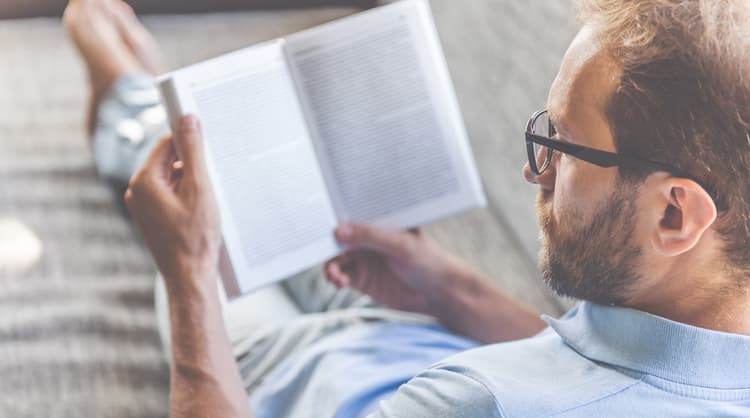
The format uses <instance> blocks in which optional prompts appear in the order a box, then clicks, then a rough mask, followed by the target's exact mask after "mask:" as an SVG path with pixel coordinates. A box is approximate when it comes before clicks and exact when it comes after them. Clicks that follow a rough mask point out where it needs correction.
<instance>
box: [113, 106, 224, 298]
mask: <svg viewBox="0 0 750 418" xmlns="http://www.w3.org/2000/svg"><path fill="white" fill-rule="evenodd" d="M178 156H179V158H178ZM125 203H126V204H127V206H128V209H129V210H130V213H131V215H132V216H133V220H134V221H135V223H136V224H137V225H138V227H139V229H140V230H141V233H142V234H143V237H144V239H145V241H146V244H147V245H148V247H149V249H150V250H151V254H152V255H153V257H154V260H155V261H156V264H157V266H158V267H159V270H160V271H161V273H162V275H163V276H164V279H165V280H166V284H167V287H168V288H170V289H174V288H175V287H179V286H180V284H181V283H180V278H182V277H188V276H190V277H199V278H200V277H205V278H206V279H210V280H214V279H215V278H216V269H217V264H218V257H219V249H220V246H221V232H220V221H219V211H218V208H217V207H216V203H215V200H214V194H213V190H212V189H211V184H210V182H209V179H208V174H207V172H206V164H205V161H204V155H203V144H202V143H201V132H200V126H199V122H198V119H197V118H195V117H194V116H185V117H183V118H182V119H181V120H180V124H179V129H178V132H177V135H176V136H175V137H174V138H171V137H169V136H168V137H165V138H164V139H162V140H161V141H160V142H159V143H158V144H157V145H156V148H155V149H154V150H153V152H152V153H151V155H150V157H149V159H148V160H147V161H146V163H145V164H144V165H143V167H142V168H141V170H140V171H139V172H138V173H136V174H135V176H133V178H132V179H131V181H130V184H129V185H128V190H127V192H125ZM188 273H192V274H188Z"/></svg>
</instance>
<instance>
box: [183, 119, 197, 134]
mask: <svg viewBox="0 0 750 418" xmlns="http://www.w3.org/2000/svg"><path fill="white" fill-rule="evenodd" d="M197 127H198V118H196V117H195V116H194V115H185V116H183V117H182V119H180V130H182V131H192V130H194V129H196V128H197Z"/></svg>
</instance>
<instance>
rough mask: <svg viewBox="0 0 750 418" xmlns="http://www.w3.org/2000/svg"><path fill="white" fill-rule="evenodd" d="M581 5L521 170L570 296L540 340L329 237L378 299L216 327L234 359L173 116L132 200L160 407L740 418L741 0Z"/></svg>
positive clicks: (520, 316) (743, 258) (349, 279)
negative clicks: (141, 244)
mask: <svg viewBox="0 0 750 418" xmlns="http://www.w3.org/2000/svg"><path fill="white" fill-rule="evenodd" d="M82 2H83V3H85V1H84V0H79V1H78V2H73V3H71V6H70V8H69V14H68V17H67V20H68V22H69V27H71V32H72V35H73V38H74V39H76V42H77V44H78V45H79V47H80V48H81V49H82V52H83V54H84V57H86V56H87V54H89V55H90V54H91V52H90V51H91V49H88V50H87V49H86V48H87V47H86V46H85V44H86V42H84V41H82V38H85V36H86V35H85V33H84V34H82V33H81V32H82V31H81V30H80V29H76V28H74V27H75V26H77V25H73V24H71V22H72V23H77V22H79V21H77V20H76V14H77V13H80V10H81V9H83V8H85V7H84V6H83V5H82ZM578 6H579V13H580V17H581V20H582V22H583V23H584V25H583V28H582V29H581V31H580V32H579V34H578V35H577V36H576V38H575V40H574V41H573V43H572V44H571V46H570V48H569V49H568V51H567V53H566V54H565V57H564V59H563V63H562V65H561V68H560V72H559V74H558V76H557V78H556V79H555V82H554V83H553V85H552V88H551V90H550V95H549V99H548V103H547V109H546V110H545V111H541V112H537V113H536V114H534V115H533V116H532V118H531V120H530V121H529V122H528V125H527V132H526V145H527V148H528V151H529V162H528V163H527V165H526V166H525V167H524V175H525V176H526V178H527V179H528V180H529V181H530V182H531V183H534V184H537V185H538V186H539V188H540V192H539V198H538V211H539V216H540V221H541V226H542V232H543V236H542V238H543V249H542V253H541V267H542V271H543V274H544V278H545V280H546V282H547V283H548V284H549V285H550V286H551V287H552V288H553V289H555V290H556V291H557V292H558V293H560V294H564V295H569V296H573V297H577V298H580V299H582V300H584V302H582V303H581V304H579V305H578V306H577V307H576V308H574V309H573V310H571V311H570V312H569V313H568V314H566V315H565V316H564V317H563V318H561V319H559V320H555V319H551V318H544V321H545V322H546V323H547V324H548V326H546V327H545V323H544V322H542V321H540V320H539V319H538V315H537V313H535V312H534V311H533V310H532V309H530V308H528V307H526V306H524V305H522V304H520V303H518V302H516V301H514V300H512V299H511V298H509V297H508V296H507V295H505V294H503V293H502V292H500V291H499V290H496V289H494V288H493V287H492V286H491V285H490V284H488V281H487V280H485V279H484V278H482V277H481V276H480V275H479V274H478V273H476V272H475V271H474V270H473V269H471V268H470V267H468V266H466V265H465V264H463V263H462V262H461V261H460V260H457V259H455V258H453V257H451V256H450V255H448V254H446V253H445V252H444V251H443V250H441V249H440V248H439V247H438V246H437V245H436V244H435V243H433V242H431V241H429V240H428V239H426V238H425V237H423V236H421V235H419V234H414V233H410V232H401V231H386V230H380V229H375V228H372V227H368V226H365V225H342V226H341V227H339V228H338V229H337V231H336V237H337V239H338V240H339V241H341V242H342V244H344V245H347V246H348V247H349V248H350V249H349V251H348V252H346V253H345V254H344V255H342V256H340V257H338V258H336V259H334V260H331V261H330V262H328V263H327V264H326V266H325V268H324V270H325V274H326V276H327V278H328V280H329V281H330V282H332V283H333V284H335V285H336V286H338V287H341V288H354V289H357V290H359V291H361V292H362V293H364V294H366V295H369V296H370V297H371V298H372V300H374V302H375V303H373V302H372V301H366V302H363V303H362V304H360V305H357V304H356V303H354V304H352V303H347V304H342V305H341V306H344V305H346V306H348V307H352V306H354V307H355V308H354V309H347V310H344V311H334V312H327V313H322V314H318V315H317V316H316V315H313V316H312V317H311V316H309V315H308V316H305V315H302V316H297V317H293V316H294V315H291V314H290V318H288V319H283V318H281V319H277V321H275V322H276V324H275V325H271V326H269V327H267V328H268V329H266V330H265V331H263V332H262V333H261V334H263V335H261V336H251V335H252V334H253V333H252V330H247V329H244V330H243V331H242V332H240V331H237V329H234V330H233V328H232V325H231V323H230V324H228V325H227V326H228V328H229V330H230V331H229V333H230V334H233V335H232V340H233V343H234V345H233V346H232V344H230V339H229V338H228V337H227V332H226V331H225V326H224V323H223V321H222V308H221V303H220V295H219V290H217V286H216V281H217V267H216V265H217V261H218V257H219V251H220V245H221V237H220V234H219V216H218V212H217V209H216V206H215V203H214V201H213V196H212V191H211V188H210V185H209V182H208V180H207V177H206V171H205V162H204V156H203V152H202V148H201V134H200V123H199V121H198V120H197V119H196V118H195V117H192V116H186V117H184V118H183V119H182V120H181V121H180V124H179V127H178V129H177V132H175V134H174V136H173V137H167V138H165V139H163V140H161V141H159V142H158V143H156V144H155V145H154V149H153V152H152V153H151V154H150V156H149V157H148V159H147V160H146V161H145V163H144V164H143V167H142V168H141V169H140V171H139V172H138V173H137V174H136V175H135V176H134V177H133V178H132V179H131V180H130V184H129V188H128V191H127V192H126V195H125V199H126V202H127V204H128V206H129V208H130V211H131V213H132V215H133V218H134V220H135V222H136V223H137V224H138V226H139V227H140V229H141V231H142V233H143V236H144V238H145V241H146V242H147V244H148V246H149V248H150V249H151V251H152V254H153V256H154V259H155V261H156V263H157V265H158V267H159V270H160V272H161V273H162V275H163V277H164V281H165V284H166V289H167V295H168V298H169V313H170V315H169V317H170V318H171V338H172V343H171V353H172V366H173V367H172V399H171V405H172V414H173V415H174V416H250V414H251V411H250V405H249V404H248V401H247V395H246V392H245V391H244V390H243V383H244V385H245V387H246V388H247V389H249V390H250V392H251V401H252V402H251V403H252V409H253V411H252V413H253V414H254V415H255V416H272V415H275V416H301V415H310V416H327V415H334V416H364V415H366V414H369V413H371V414H372V415H371V416H374V417H400V416H403V417H438V416H465V417H479V416H482V417H485V416H486V417H501V416H550V415H559V416H587V417H588V416H644V415H645V416H660V417H661V416H687V415H690V416H711V417H715V416H750V336H748V335H750V296H749V295H748V289H750V285H749V283H748V277H749V276H750V274H749V273H750V272H749V271H748V270H749V269H750V247H748V246H747V242H748V241H750V206H749V205H748V204H747V203H746V202H747V201H748V200H750V183H748V181H747V178H748V175H749V174H750V161H749V160H748V155H750V77H748V76H747V74H749V73H750V72H749V71H748V70H750V58H748V55H747V54H746V51H748V47H750V26H749V25H750V23H748V22H750V5H748V4H747V2H745V1H744V0H724V1H709V0H693V1H688V0H679V1H678V0H660V1H630V2H618V1H612V0H581V1H579V5H578ZM98 7H100V12H98V13H100V15H99V17H97V18H96V19H100V20H105V19H119V18H117V17H114V18H113V17H111V16H110V17H106V16H107V15H111V14H112V10H114V9H113V8H112V7H113V6H112V5H110V6H106V7H105V6H101V5H100V6H98ZM118 7H119V6H118ZM101 10H104V12H102V11H101ZM135 24H136V23H135V21H134V20H130V21H129V22H128V25H126V26H125V27H124V28H125V29H123V27H120V29H119V30H120V31H122V30H125V31H127V30H129V29H127V28H128V27H130V28H131V30H132V27H133V25H135ZM119 36H122V35H119ZM99 38H100V39H101V36H99ZM113 38H117V36H113ZM122 39H127V37H124V36H123V37H122ZM119 45H120V46H119V47H117V48H115V47H114V46H113V45H109V51H110V52H111V51H112V50H115V49H116V50H118V51H120V52H122V53H123V54H125V55H127V53H126V52H127V51H128V50H130V51H131V52H130V55H131V58H132V56H135V55H136V54H135V53H134V52H132V51H133V48H134V47H133V45H132V44H128V43H127V42H120V43H119ZM118 48H119V49H118ZM85 50H87V51H89V52H86V51H85ZM93 61H96V60H93ZM93 61H92V60H91V59H87V63H88V64H89V70H90V72H100V74H101V72H102V71H106V69H102V66H97V65H98V64H92V62H93ZM134 61H137V60H135V59H134ZM127 72H128V71H127V70H122V69H119V70H118V71H113V72H110V73H107V74H108V75H107V77H106V78H108V79H109V80H110V81H109V83H104V84H112V83H115V88H118V86H119V87H121V86H122V83H120V81H117V80H118V79H119V78H121V77H123V75H124V74H126V73H127ZM92 78H93V76H92ZM116 83H120V84H116ZM110 88H111V87H110ZM118 94H119V93H118V91H117V90H115V93H113V95H114V96H112V95H110V97H109V99H111V98H112V97H115V98H116V97H118ZM95 96H96V94H95ZM103 96H106V94H104V95H102V96H100V97H103ZM109 99H104V102H102V105H101V106H105V105H106V104H107V100H109ZM101 106H99V107H98V108H101ZM96 107H97V106H95V108H96ZM105 107H106V106H105ZM104 116H106V115H102V114H98V115H97V116H95V117H94V119H93V120H98V122H97V123H98V124H99V125H98V126H99V128H98V129H100V131H99V132H100V135H98V136H97V135H95V141H105V140H107V137H106V135H103V134H101V132H108V131H107V129H106V128H107V123H108V121H107V120H102V119H103V118H104ZM105 119H106V118H105ZM97 146H99V147H102V146H103V145H101V144H100V145H97V143H96V142H95V148H96V147H97ZM178 155H179V156H180V158H179V159H178V157H177V156H178ZM292 281H293V282H295V281H296V282H302V283H307V284H308V286H317V285H310V283H313V284H314V283H317V282H315V281H314V280H311V279H309V278H305V277H303V278H299V277H298V278H294V279H292ZM319 284H320V283H318V285H319ZM291 288H292V290H293V288H294V286H291ZM289 293H290V294H293V293H294V292H289ZM277 296H278V295H277ZM253 297H254V296H253ZM279 297H280V296H279ZM251 298H252V297H251ZM251 298H249V299H248V300H250V299H251ZM350 299H351V298H350ZM353 299H355V300H356V299H357V298H356V297H354V298H353ZM255 300H256V301H258V302H259V303H260V298H256V299H255ZM230 305H231V304H230ZM383 306H386V307H390V308H393V309H395V310H392V311H388V310H387V309H386V308H384V307H383ZM252 308H253V307H249V308H248V309H249V311H252ZM249 311H248V312H249ZM367 312H370V315H371V316H370V317H368V313H367ZM373 312H374V313H373ZM403 312H413V313H416V314H418V315H413V316H409V315H407V314H405V313H403ZM263 314H264V312H263V310H258V311H256V312H253V313H252V315H263ZM224 315H225V316H228V317H229V318H230V322H231V321H232V319H231V318H232V314H231V313H229V314H227V312H226V311H225V312H224ZM284 315H286V314H282V315H281V316H284ZM347 315H348V316H347ZM266 316H268V315H266ZM341 317H347V318H348V319H347V320H343V321H342V319H341ZM430 318H432V319H435V320H437V321H438V322H439V323H440V324H442V326H443V327H445V328H442V327H438V326H435V325H433V324H431V323H430V321H431V319H430ZM249 323H252V318H251V319H250V322H246V324H249ZM253 326H256V327H259V326H260V325H259V323H258V322H255V323H254V325H253ZM245 328H247V327H245ZM446 329H449V330H450V331H451V332H452V333H455V334H459V335H462V336H465V337H468V338H469V339H470V340H464V339H461V338H459V337H457V336H454V335H452V334H451V333H450V332H448V331H446ZM259 332H260V331H259ZM238 333H239V334H243V337H240V338H235V336H236V334H238ZM471 340H476V341H480V342H483V343H495V344H490V345H485V346H483V347H479V348H473V349H469V348H470V347H472V346H473V345H474V343H472V342H471ZM233 350H234V351H235V353H240V355H239V358H238V360H239V364H240V370H241V374H240V373H238V372H237V367H236V364H235V358H234V357H233ZM464 350H465V351H464ZM459 351H463V352H461V353H459ZM279 353H282V355H281V356H280V355H279ZM423 353H424V356H421V355H422V354H423ZM454 353H458V354H457V355H455V356H451V357H448V354H454ZM441 356H445V357H441ZM437 357H441V358H440V359H439V360H440V361H439V362H438V363H437V364H433V365H432V366H431V367H429V368H426V369H425V370H421V371H418V372H416V373H414V374H412V376H413V378H409V377H412V376H408V377H407V375H409V374H410V373H411V370H412V369H413V368H414V367H415V366H416V365H419V364H422V363H423V362H427V361H429V362H432V361H435V360H436V358H437ZM248 358H251V360H249V361H248ZM425 367H426V365H425ZM397 369H399V370H400V369H403V370H405V371H404V372H403V373H401V372H399V370H397ZM407 381H408V382H407Z"/></svg>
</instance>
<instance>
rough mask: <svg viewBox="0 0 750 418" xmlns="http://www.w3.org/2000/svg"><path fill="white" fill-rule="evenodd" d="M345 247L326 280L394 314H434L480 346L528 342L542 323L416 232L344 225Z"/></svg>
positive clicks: (330, 266)
mask: <svg viewBox="0 0 750 418" xmlns="http://www.w3.org/2000/svg"><path fill="white" fill-rule="evenodd" d="M336 239H337V240H338V241H339V242H340V243H341V244H344V245H346V246H348V247H349V250H348V251H347V252H345V253H344V254H342V255H341V256H339V257H337V258H335V259H333V260H331V261H329V262H328V263H327V264H326V266H325V272H326V276H327V278H328V280H329V281H330V282H331V283H333V284H335V285H336V286H338V287H352V288H355V289H357V290H359V291H361V292H362V293H365V294H367V295H369V296H370V297H372V298H373V299H374V300H375V301H376V302H378V303H381V304H383V305H386V306H388V307H391V308H394V309H400V310H405V311H411V312H418V313H423V314H428V315H432V316H434V317H435V318H437V319H438V320H439V321H440V322H441V323H442V324H443V325H444V326H446V327H447V328H449V329H451V330H453V331H455V332H457V333H459V334H462V335H465V336H467V337H470V338H473V339H476V340H478V341H482V342H487V343H491V342H500V341H509V340H513V339H518V338H524V337H529V336H531V335H533V334H535V333H537V332H539V331H540V330H541V329H542V328H543V327H544V326H545V324H544V323H543V322H542V321H541V320H540V319H539V313H538V312H537V311H536V310H534V309H533V308H531V307H529V306H527V305H525V304H523V303H521V302H519V301H517V300H514V299H513V298H511V297H510V296H509V295H507V294H505V293H503V292H502V291H500V290H499V289H497V288H496V287H495V286H493V285H492V284H491V283H490V282H489V281H488V280H486V279H485V278H483V277H482V275H481V274H479V273H478V272H476V271H474V270H473V269H471V268H470V267H469V266H468V265H466V264H465V263H463V262H462V261H461V260H459V259H457V258H455V257H454V256H452V255H450V254H448V253H447V252H445V251H444V250H443V249H441V248H440V247H439V246H438V245H437V244H436V243H435V242H433V241H431V240H430V239H428V238H427V237H425V236H423V235H422V234H421V233H419V232H418V231H411V232H407V231H393V230H384V229H380V228H375V227H372V226H367V225H342V226H340V227H339V228H338V229H337V230H336Z"/></svg>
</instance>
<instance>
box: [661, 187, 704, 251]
mask: <svg viewBox="0 0 750 418" xmlns="http://www.w3.org/2000/svg"><path fill="white" fill-rule="evenodd" d="M660 186H661V187H660V188H659V189H660V199H659V204H658V207H657V209H659V210H660V211H661V214H660V216H659V218H660V219H659V223H658V225H657V226H656V228H655V230H654V235H653V238H652V244H653V245H654V248H655V249H656V250H657V251H659V252H660V253H661V254H662V255H665V256H677V255H680V254H684V253H686V252H688V251H690V250H691V249H692V248H694V247H695V246H696V244H697V243H698V241H700V239H701V237H703V234H704V233H705V231H706V230H707V229H708V228H709V227H710V226H711V225H712V224H713V223H714V221H715V220H716V205H715V204H714V201H713V199H711V196H710V195H709V194H708V193H707V192H706V190H705V189H703V187H701V186H700V185H699V184H698V183H696V182H694V181H692V180H688V179H682V178H675V177H670V178H667V179H665V180H664V181H663V182H662V184H661V185H660Z"/></svg>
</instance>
